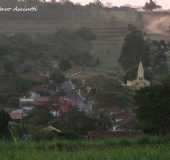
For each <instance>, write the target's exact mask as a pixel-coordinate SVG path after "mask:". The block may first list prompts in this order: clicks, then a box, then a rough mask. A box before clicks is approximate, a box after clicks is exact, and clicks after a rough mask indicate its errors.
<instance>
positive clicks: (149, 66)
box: [119, 28, 170, 80]
mask: <svg viewBox="0 0 170 160" xmlns="http://www.w3.org/2000/svg"><path fill="white" fill-rule="evenodd" d="M169 50H170V44H169V42H166V41H164V40H161V41H156V40H154V41H152V40H146V39H145V36H144V33H143V32H142V31H139V30H137V29H135V28H132V29H131V32H130V33H128V34H127V36H126V38H125V40H124V44H123V46H122V52H121V55H120V58H119V63H120V65H121V66H122V68H123V70H124V71H125V74H126V75H125V78H126V80H127V79H128V80H130V79H134V78H135V77H136V71H137V67H138V64H139V62H140V61H142V63H143V65H144V69H145V77H146V78H147V79H149V80H155V79H157V80H158V79H159V78H160V77H161V76H162V75H165V74H167V73H168V57H167V52H168V51H169Z"/></svg>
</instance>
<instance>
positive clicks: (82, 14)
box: [0, 4, 170, 70]
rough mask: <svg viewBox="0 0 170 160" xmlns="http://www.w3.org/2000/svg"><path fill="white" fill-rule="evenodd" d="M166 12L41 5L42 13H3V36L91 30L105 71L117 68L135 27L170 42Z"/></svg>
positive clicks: (155, 37)
mask: <svg viewBox="0 0 170 160" xmlns="http://www.w3.org/2000/svg"><path fill="white" fill-rule="evenodd" d="M169 19H170V14H169V13H166V12H156V13H155V12H154V13H150V12H137V11H135V10H133V9H125V8H112V9H109V8H98V7H88V6H86V7H82V6H76V5H75V6H74V5H71V6H70V5H68V6H67V5H59V4H41V5H39V6H38V12H32V13H21V12H18V13H17V12H1V13H0V20H1V23H0V33H5V34H10V35H11V33H27V34H33V35H41V34H49V33H55V32H57V31H58V30H60V29H61V28H66V29H69V30H76V29H78V28H80V27H88V28H90V29H91V30H92V31H93V32H94V33H95V34H96V40H95V41H93V49H92V53H93V54H94V55H95V56H96V57H99V59H100V67H101V68H102V69H109V70H112V69H113V68H114V66H116V65H117V60H118V58H119V56H120V51H121V47H122V43H123V39H124V37H125V35H126V34H127V32H128V25H129V24H132V25H134V26H136V27H137V28H140V29H143V30H144V32H146V33H147V35H149V37H150V38H152V39H169V37H170V36H169V34H170V32H169V26H168V23H166V22H167V21H169Z"/></svg>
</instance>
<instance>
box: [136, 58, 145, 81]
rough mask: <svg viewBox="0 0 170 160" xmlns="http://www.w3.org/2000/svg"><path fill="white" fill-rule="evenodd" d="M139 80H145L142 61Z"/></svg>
mask: <svg viewBox="0 0 170 160" xmlns="http://www.w3.org/2000/svg"><path fill="white" fill-rule="evenodd" d="M137 80H144V69H143V64H142V62H141V61H140V62H139V66H138V73H137Z"/></svg>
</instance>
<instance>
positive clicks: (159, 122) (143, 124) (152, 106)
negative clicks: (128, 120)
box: [135, 79, 170, 134]
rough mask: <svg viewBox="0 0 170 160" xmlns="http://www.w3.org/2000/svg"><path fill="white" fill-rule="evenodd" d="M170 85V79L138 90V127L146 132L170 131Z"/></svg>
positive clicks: (165, 132)
mask: <svg viewBox="0 0 170 160" xmlns="http://www.w3.org/2000/svg"><path fill="white" fill-rule="evenodd" d="M169 97H170V85H169V79H168V80H164V81H163V82H162V83H161V84H157V85H153V86H151V87H148V88H144V89H141V90H139V91H138V92H137V94H136V96H135V100H136V102H137V109H136V114H137V119H138V125H139V126H138V127H139V128H140V129H142V130H143V131H144V132H146V133H151V134H169V133H170V127H169V123H170V116H169V115H170V98H169Z"/></svg>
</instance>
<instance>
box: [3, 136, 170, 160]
mask: <svg viewBox="0 0 170 160" xmlns="http://www.w3.org/2000/svg"><path fill="white" fill-rule="evenodd" d="M0 160H170V138H167V137H166V138H159V137H152V138H146V137H145V138H140V139H110V140H94V141H92V140H75V141H73V140H51V141H40V142H35V141H25V142H22V141H18V142H15V143H12V142H5V141H1V142H0Z"/></svg>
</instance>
